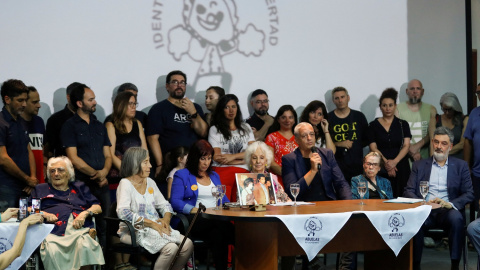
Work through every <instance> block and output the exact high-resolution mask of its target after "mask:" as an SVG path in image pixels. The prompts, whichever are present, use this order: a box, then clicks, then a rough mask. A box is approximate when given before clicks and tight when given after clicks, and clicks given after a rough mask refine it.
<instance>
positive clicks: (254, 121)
mask: <svg viewBox="0 0 480 270" xmlns="http://www.w3.org/2000/svg"><path fill="white" fill-rule="evenodd" d="M269 102H270V101H269V100H268V95H267V92H265V90H262V89H257V90H255V91H253V92H252V97H251V98H250V105H252V108H253V111H254V113H253V114H252V115H251V116H250V117H249V118H248V119H247V120H245V122H247V123H248V124H249V125H250V126H251V127H252V130H253V135H254V136H255V140H256V141H264V140H265V137H266V136H267V131H268V129H269V128H270V126H271V125H272V124H273V121H274V119H273V117H271V116H270V115H269V114H268V109H269Z"/></svg>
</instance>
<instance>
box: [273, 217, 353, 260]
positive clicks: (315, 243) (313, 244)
mask: <svg viewBox="0 0 480 270" xmlns="http://www.w3.org/2000/svg"><path fill="white" fill-rule="evenodd" d="M351 215H352V213H351V212H347V213H335V214H331V213H327V214H314V215H271V216H272V217H276V218H278V219H280V220H281V221H282V222H283V223H284V224H285V226H286V227H287V228H288V230H289V231H290V233H291V234H292V235H293V236H294V237H295V239H296V240H297V242H298V244H299V245H300V246H301V247H302V248H303V250H304V251H305V253H306V254H307V256H308V260H309V261H311V260H313V258H315V255H317V254H318V252H319V251H320V250H321V249H322V248H323V247H324V246H325V245H326V244H327V243H328V242H330V240H332V238H333V237H335V235H337V233H338V232H339V231H340V229H342V228H343V225H345V223H346V222H347V220H348V219H349V218H350V216H351Z"/></svg>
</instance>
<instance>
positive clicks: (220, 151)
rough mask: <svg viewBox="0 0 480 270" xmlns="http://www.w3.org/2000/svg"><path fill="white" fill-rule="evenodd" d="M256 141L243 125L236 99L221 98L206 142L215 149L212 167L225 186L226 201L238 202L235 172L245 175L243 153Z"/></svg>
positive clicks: (250, 130) (233, 96) (246, 125)
mask: <svg viewBox="0 0 480 270" xmlns="http://www.w3.org/2000/svg"><path fill="white" fill-rule="evenodd" d="M254 141H255V137H254V136H253V131H252V128H251V127H250V125H248V124H247V123H244V122H243V118H242V112H241V111H240V107H239V106H238V98H237V97H236V96H235V95H233V94H228V95H225V96H223V97H222V98H221V99H220V100H219V101H218V104H217V107H216V108H215V112H214V113H213V119H212V127H211V128H210V132H209V133H208V142H209V143H210V144H211V145H212V147H213V150H214V155H213V160H214V163H213V166H214V170H215V171H216V172H217V173H218V175H220V179H221V181H222V184H224V185H225V186H226V187H227V192H226V195H227V198H229V199H230V201H236V199H237V185H236V184H235V173H248V172H249V171H248V167H247V165H246V164H245V150H246V149H247V146H248V145H249V144H251V143H253V142H254Z"/></svg>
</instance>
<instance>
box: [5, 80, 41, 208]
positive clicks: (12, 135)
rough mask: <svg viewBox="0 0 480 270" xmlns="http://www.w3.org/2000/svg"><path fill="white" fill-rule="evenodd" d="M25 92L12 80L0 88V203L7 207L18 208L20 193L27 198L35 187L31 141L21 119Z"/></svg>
mask: <svg viewBox="0 0 480 270" xmlns="http://www.w3.org/2000/svg"><path fill="white" fill-rule="evenodd" d="M27 92H28V89H27V86H26V85H25V84H24V83H23V82H22V81H20V80H14V79H11V80H8V81H5V82H4V83H3V85H2V88H1V95H2V101H3V104H4V107H3V109H2V112H1V113H0V200H1V201H6V202H7V203H8V205H9V206H10V207H15V206H16V207H18V200H19V198H20V197H21V196H22V191H23V192H25V193H26V194H30V191H31V190H32V188H33V187H35V186H36V185H37V183H38V179H37V178H36V177H35V158H34V157H33V153H32V150H31V149H30V145H29V142H30V139H29V138H28V132H27V131H26V129H25V122H24V120H23V118H22V117H20V114H21V113H22V112H23V111H24V110H25V106H26V101H27V97H28V96H27ZM25 193H24V194H25Z"/></svg>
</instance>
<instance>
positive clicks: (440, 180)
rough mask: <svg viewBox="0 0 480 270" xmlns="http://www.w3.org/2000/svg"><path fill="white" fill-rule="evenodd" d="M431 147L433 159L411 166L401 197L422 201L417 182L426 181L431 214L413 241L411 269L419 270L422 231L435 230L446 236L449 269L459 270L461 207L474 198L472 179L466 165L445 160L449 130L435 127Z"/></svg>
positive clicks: (449, 145) (462, 233)
mask: <svg viewBox="0 0 480 270" xmlns="http://www.w3.org/2000/svg"><path fill="white" fill-rule="evenodd" d="M431 143H432V146H433V149H434V153H433V156H432V157H430V158H427V159H422V160H419V161H416V162H415V163H414V164H413V167H412V173H411V174H410V178H409V179H408V183H407V187H406V188H405V192H404V194H403V195H404V196H405V197H407V198H419V199H420V198H423V197H422V195H421V194H420V181H428V194H427V196H426V198H425V200H426V201H428V203H429V204H431V205H432V211H431V212H430V215H429V216H428V218H427V220H425V222H424V223H423V225H422V228H421V229H420V230H419V231H418V233H417V234H416V235H415V236H414V238H413V269H420V261H421V259H422V249H423V235H424V231H426V230H428V229H430V228H438V227H440V228H442V229H443V230H444V231H446V232H447V233H448V242H449V247H450V259H451V262H452V264H451V269H459V263H460V258H461V257H462V247H463V245H464V244H465V242H464V241H465V231H464V226H465V205H466V204H467V203H470V202H471V201H472V200H473V198H474V196H473V187H472V179H471V178H470V171H469V169H468V164H467V162H465V161H464V160H461V159H458V158H455V157H451V156H450V157H449V156H448V154H449V152H450V150H451V149H452V146H453V133H452V131H451V130H450V129H448V128H446V127H438V128H437V129H436V130H435V132H434V134H433V139H432V141H431Z"/></svg>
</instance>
